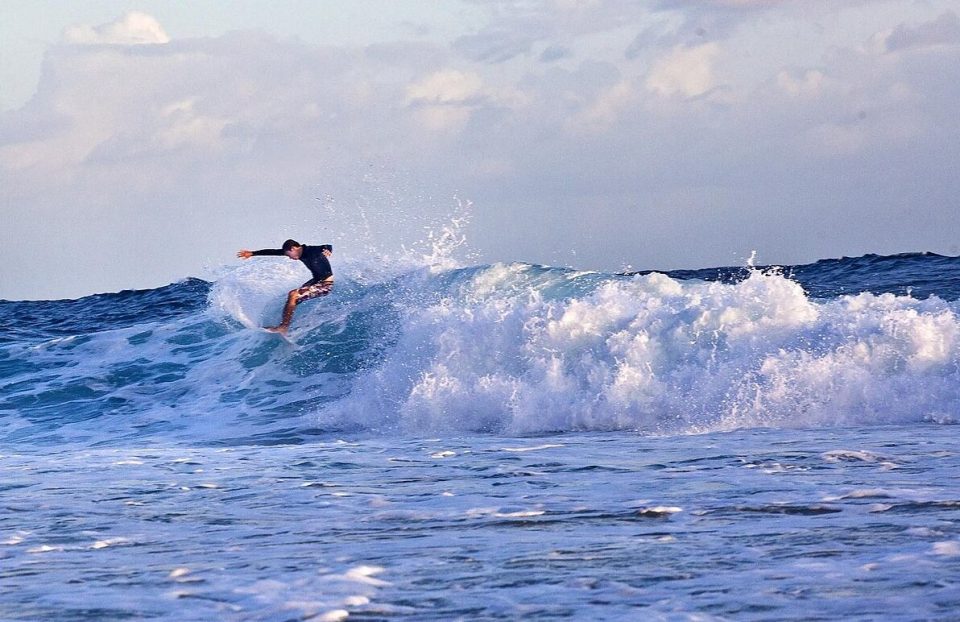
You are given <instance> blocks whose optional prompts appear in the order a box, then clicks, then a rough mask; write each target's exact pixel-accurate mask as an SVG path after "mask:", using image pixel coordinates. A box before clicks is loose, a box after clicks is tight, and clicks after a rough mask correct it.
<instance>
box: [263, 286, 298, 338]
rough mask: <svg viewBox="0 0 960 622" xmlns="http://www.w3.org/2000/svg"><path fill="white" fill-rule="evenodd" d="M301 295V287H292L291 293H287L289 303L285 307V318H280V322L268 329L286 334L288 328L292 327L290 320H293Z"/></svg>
mask: <svg viewBox="0 0 960 622" xmlns="http://www.w3.org/2000/svg"><path fill="white" fill-rule="evenodd" d="M299 297H300V290H299V289H292V290H290V293H289V294H287V304H285V305H284V307H283V319H282V320H280V323H279V324H278V325H276V326H271V327H268V328H267V330H269V331H273V332H275V333H284V334H286V332H287V329H288V328H290V321H291V320H293V312H294V310H295V309H296V308H297V301H298V299H299Z"/></svg>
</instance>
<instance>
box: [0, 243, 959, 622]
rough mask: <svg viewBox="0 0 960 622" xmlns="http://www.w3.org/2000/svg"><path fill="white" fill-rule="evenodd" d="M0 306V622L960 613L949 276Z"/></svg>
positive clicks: (853, 265)
mask: <svg viewBox="0 0 960 622" xmlns="http://www.w3.org/2000/svg"><path fill="white" fill-rule="evenodd" d="M335 267H336V269H337V275H338V281H337V285H336V287H335V290H334V292H333V294H331V295H330V296H329V297H327V298H324V299H320V300H317V301H311V302H309V303H306V304H304V305H302V306H301V308H300V309H299V310H298V312H297V316H296V318H295V320H294V325H293V328H292V330H291V337H292V339H293V341H294V342H295V345H291V344H288V343H286V342H284V341H283V340H281V339H279V338H277V337H276V336H273V335H269V334H266V333H263V332H261V331H259V330H256V329H253V328H251V327H254V326H255V325H262V324H265V323H272V322H275V321H276V320H277V319H278V317H279V311H280V306H281V303H282V299H283V293H284V292H285V291H286V290H288V289H289V288H290V287H292V286H293V285H296V284H298V283H299V282H301V281H302V280H303V275H302V274H300V273H299V272H298V269H299V268H298V264H295V263H294V262H286V261H251V262H245V263H243V264H241V265H239V266H238V267H236V268H234V269H230V270H228V271H225V272H224V274H222V275H221V276H220V277H219V278H217V279H216V281H215V282H207V281H202V280H198V279H190V280H187V281H184V282H181V283H176V284H172V285H169V286H167V287H163V288H159V289H155V290H148V291H129V292H121V293H115V294H103V295H98V296H91V297H87V298H82V299H79V300H63V301H42V302H41V301H0V619H2V620H41V619H42V620H120V619H158V620H308V619H309V620H343V619H357V620H387V619H404V620H516V619H531V620H534V619H535V620H547V619H578V620H579V619H590V620H634V619H663V620H726V619H736V620H788V619H790V620H792V619H838V618H841V617H843V618H847V619H863V620H876V619H897V620H905V619H906V620H930V619H943V620H956V619H958V614H957V612H958V611H960V485H958V473H960V441H958V435H957V430H958V427H957V425H956V424H957V422H958V421H960V315H958V313H960V258H954V257H943V256H938V255H932V254H906V255H898V256H888V257H884V256H865V257H859V258H843V259H837V260H825V261H821V262H817V263H814V264H810V265H804V266H785V267H749V268H721V269H704V270H695V271H677V272H668V273H634V274H604V273H598V272H583V271H576V270H571V269H562V268H551V267H545V266H535V265H529V264H521V263H515V264H495V265H480V266H466V267H464V266H455V265H449V264H445V265H441V266H438V265H416V264H409V265H403V266H397V265H394V266H393V268H391V269H390V270H386V269H383V268H382V267H380V266H379V265H377V266H371V265H368V264H364V263H363V262H352V263H351V262H344V263H341V264H338V265H336V266H335Z"/></svg>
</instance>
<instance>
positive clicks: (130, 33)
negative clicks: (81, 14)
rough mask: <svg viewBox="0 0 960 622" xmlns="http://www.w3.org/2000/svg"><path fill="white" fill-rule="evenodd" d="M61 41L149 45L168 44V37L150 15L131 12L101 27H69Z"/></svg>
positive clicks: (92, 43) (91, 43)
mask: <svg viewBox="0 0 960 622" xmlns="http://www.w3.org/2000/svg"><path fill="white" fill-rule="evenodd" d="M63 40H64V42H66V43H72V44H77V45H150V44H158V43H169V42H170V37H169V36H168V35H167V33H166V31H165V30H164V29H163V27H162V26H161V25H160V22H158V21H157V20H156V19H155V18H154V17H153V16H152V15H147V14H146V13H140V12H138V11H133V12H131V13H127V14H126V15H124V16H123V17H122V18H121V19H119V20H117V21H115V22H111V23H109V24H103V25H102V26H86V25H81V26H71V27H70V28H67V29H66V30H65V31H64V33H63Z"/></svg>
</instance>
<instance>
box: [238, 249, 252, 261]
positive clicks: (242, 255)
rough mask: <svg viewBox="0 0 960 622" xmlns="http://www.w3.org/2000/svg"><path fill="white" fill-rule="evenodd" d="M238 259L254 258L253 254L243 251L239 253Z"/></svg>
mask: <svg viewBox="0 0 960 622" xmlns="http://www.w3.org/2000/svg"><path fill="white" fill-rule="evenodd" d="M237 257H239V258H240V259H250V258H251V257H253V252H252V251H248V250H242V251H240V252H238V253H237Z"/></svg>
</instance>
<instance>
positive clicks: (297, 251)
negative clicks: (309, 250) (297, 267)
mask: <svg viewBox="0 0 960 622" xmlns="http://www.w3.org/2000/svg"><path fill="white" fill-rule="evenodd" d="M282 248H283V254H284V255H286V256H287V257H289V258H290V259H300V255H302V254H303V245H302V244H300V242H297V241H296V240H287V241H286V242H284V243H283V247H282Z"/></svg>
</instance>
